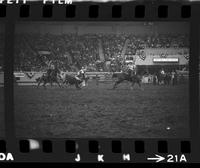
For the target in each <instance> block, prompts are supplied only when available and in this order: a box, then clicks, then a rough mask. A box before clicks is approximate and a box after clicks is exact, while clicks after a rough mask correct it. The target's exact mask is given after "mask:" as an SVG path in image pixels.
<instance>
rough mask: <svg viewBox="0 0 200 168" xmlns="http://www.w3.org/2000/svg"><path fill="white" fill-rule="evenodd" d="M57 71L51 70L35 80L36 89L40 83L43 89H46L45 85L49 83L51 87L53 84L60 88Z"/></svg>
mask: <svg viewBox="0 0 200 168" xmlns="http://www.w3.org/2000/svg"><path fill="white" fill-rule="evenodd" d="M57 74H58V71H57V70H52V71H51V73H49V74H43V75H42V76H41V77H39V78H37V79H36V82H37V83H38V85H37V88H38V87H39V86H40V84H41V83H43V87H44V88H46V84H47V83H50V85H51V87H52V85H53V83H54V82H55V83H56V84H57V85H58V86H59V87H60V88H61V85H60V83H59V79H60V77H59V75H57Z"/></svg>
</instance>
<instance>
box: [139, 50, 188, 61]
mask: <svg viewBox="0 0 200 168" xmlns="http://www.w3.org/2000/svg"><path fill="white" fill-rule="evenodd" d="M143 51H144V53H145V55H146V56H159V57H161V58H166V57H170V56H174V55H182V56H184V57H185V59H187V60H188V59H189V48H145V49H143V50H139V54H140V53H141V52H143Z"/></svg>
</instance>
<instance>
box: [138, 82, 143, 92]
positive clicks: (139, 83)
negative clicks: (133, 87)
mask: <svg viewBox="0 0 200 168" xmlns="http://www.w3.org/2000/svg"><path fill="white" fill-rule="evenodd" d="M137 83H138V85H139V87H140V89H141V90H142V91H143V90H144V88H143V87H142V85H141V81H140V80H138V81H137Z"/></svg>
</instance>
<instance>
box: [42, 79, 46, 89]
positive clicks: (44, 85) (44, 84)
mask: <svg viewBox="0 0 200 168" xmlns="http://www.w3.org/2000/svg"><path fill="white" fill-rule="evenodd" d="M43 87H44V88H45V89H46V81H44V83H43Z"/></svg>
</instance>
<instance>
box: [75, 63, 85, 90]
mask: <svg viewBox="0 0 200 168" xmlns="http://www.w3.org/2000/svg"><path fill="white" fill-rule="evenodd" d="M85 73H86V68H85V67H82V68H81V70H80V71H78V73H77V75H76V76H75V78H76V79H77V80H79V81H83V83H82V86H85V80H84V79H85V78H86V75H85Z"/></svg>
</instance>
